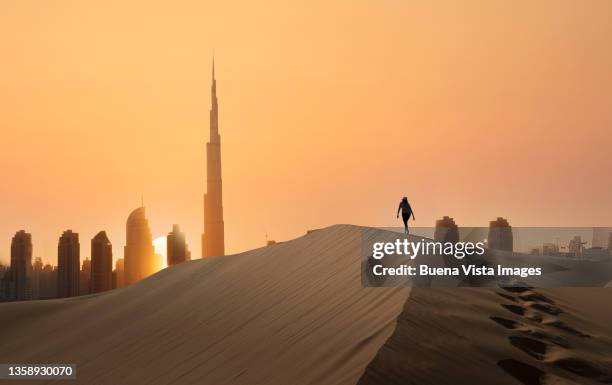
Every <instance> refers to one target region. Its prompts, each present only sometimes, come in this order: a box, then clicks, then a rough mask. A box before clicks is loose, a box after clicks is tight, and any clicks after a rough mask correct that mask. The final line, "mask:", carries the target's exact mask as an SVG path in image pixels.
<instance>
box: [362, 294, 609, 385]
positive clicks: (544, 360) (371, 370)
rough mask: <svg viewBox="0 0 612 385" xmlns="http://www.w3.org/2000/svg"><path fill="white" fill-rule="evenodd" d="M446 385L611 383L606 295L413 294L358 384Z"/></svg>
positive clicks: (607, 296)
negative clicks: (389, 335) (387, 338)
mask: <svg viewBox="0 0 612 385" xmlns="http://www.w3.org/2000/svg"><path fill="white" fill-rule="evenodd" d="M448 383H452V384H466V385H467V384H470V385H471V384H500V385H504V384H508V385H512V384H514V385H517V384H521V383H522V384H525V385H546V384H551V385H552V384H557V385H561V384H566V385H567V384H592V385H595V384H602V383H603V384H609V383H612V290H610V289H608V288H563V289H561V288H557V289H532V288H521V289H520V290H519V289H518V288H506V289H502V288H497V289H492V288H465V287H464V288H452V289H448V288H437V289H431V288H430V289H424V288H418V289H412V292H411V295H410V298H409V299H408V301H407V302H406V305H405V308H404V311H403V312H402V314H400V316H399V317H398V320H397V327H396V330H395V332H394V334H393V336H391V338H389V340H387V342H386V343H385V345H384V346H383V347H382V348H381V349H380V351H379V352H378V354H377V356H376V358H375V359H374V360H373V361H372V362H371V363H370V364H369V365H368V368H367V369H366V371H365V373H364V375H363V376H362V378H361V379H360V381H359V385H394V384H398V385H399V384H402V385H403V384H423V385H427V384H448Z"/></svg>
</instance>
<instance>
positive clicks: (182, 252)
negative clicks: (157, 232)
mask: <svg viewBox="0 0 612 385" xmlns="http://www.w3.org/2000/svg"><path fill="white" fill-rule="evenodd" d="M166 256H167V258H168V266H172V265H176V264H178V263H181V262H185V261H189V260H190V259H191V252H190V251H189V248H188V247H187V242H186V241H185V233H183V232H181V229H180V228H179V225H172V231H171V232H170V233H168V236H167V237H166Z"/></svg>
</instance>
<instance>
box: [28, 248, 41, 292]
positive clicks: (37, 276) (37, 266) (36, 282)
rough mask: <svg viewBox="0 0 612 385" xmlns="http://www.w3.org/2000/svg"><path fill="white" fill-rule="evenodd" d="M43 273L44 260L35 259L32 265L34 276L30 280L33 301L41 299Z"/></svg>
mask: <svg viewBox="0 0 612 385" xmlns="http://www.w3.org/2000/svg"><path fill="white" fill-rule="evenodd" d="M42 273H43V262H42V258H40V257H37V258H35V259H34V263H33V264H32V275H31V278H30V287H31V288H32V299H39V298H40V291H41V286H40V284H41V278H42Z"/></svg>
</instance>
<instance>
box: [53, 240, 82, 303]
mask: <svg viewBox="0 0 612 385" xmlns="http://www.w3.org/2000/svg"><path fill="white" fill-rule="evenodd" d="M80 267H81V246H80V244H79V234H78V233H74V232H72V230H66V231H64V233H63V234H62V236H61V237H60V239H59V243H58V245H57V296H58V297H59V298H63V297H74V296H78V295H79V294H80V290H79V289H80V280H81V277H80V275H81V269H80Z"/></svg>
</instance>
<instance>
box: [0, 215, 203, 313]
mask: <svg viewBox="0 0 612 385" xmlns="http://www.w3.org/2000/svg"><path fill="white" fill-rule="evenodd" d="M126 231H127V239H126V244H125V247H124V258H121V259H118V260H117V261H116V262H115V266H114V268H113V247H112V244H111V242H110V240H109V239H108V236H107V235H106V232H105V231H100V232H99V233H97V234H96V235H95V236H94V237H93V238H92V239H91V249H90V250H91V251H90V257H91V258H86V259H84V260H81V245H80V242H79V234H78V233H75V232H73V231H72V230H66V231H64V232H63V233H62V235H61V236H60V237H59V240H58V244H57V266H52V265H50V264H47V265H43V263H42V259H41V258H36V259H35V260H34V262H32V249H33V247H32V235H31V234H30V233H27V232H25V231H24V230H20V231H18V232H17V233H15V235H14V236H13V239H12V241H11V263H10V266H8V267H2V268H0V300H5V301H19V300H28V299H49V298H64V297H74V296H78V295H85V294H91V293H100V292H103V291H107V290H111V289H115V288H119V287H123V286H126V285H130V284H132V283H136V282H138V281H140V280H141V279H143V278H146V277H148V276H149V275H151V274H153V273H155V272H157V271H159V270H161V268H162V261H161V256H160V255H158V254H155V251H154V248H153V239H152V236H151V230H150V229H149V223H148V220H147V218H146V216H145V209H144V207H139V208H137V209H136V210H134V211H132V213H131V214H130V216H129V217H128V220H127V224H126ZM166 244H167V250H166V252H167V263H168V266H172V265H176V264H178V263H181V262H185V261H188V260H190V259H191V253H190V251H189V248H188V246H187V243H186V240H185V234H184V233H183V232H181V231H180V228H179V226H178V225H174V226H173V227H172V231H171V232H170V233H168V236H167V243H166Z"/></svg>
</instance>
